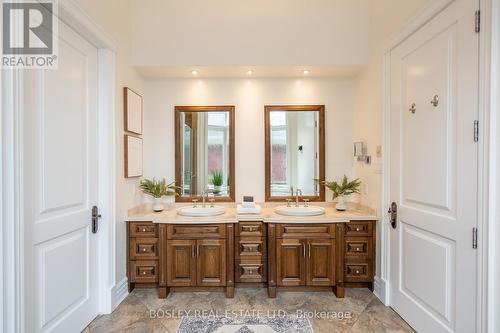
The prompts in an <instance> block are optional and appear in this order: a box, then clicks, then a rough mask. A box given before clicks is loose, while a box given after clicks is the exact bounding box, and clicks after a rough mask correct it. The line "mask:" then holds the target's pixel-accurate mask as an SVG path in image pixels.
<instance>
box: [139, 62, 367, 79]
mask: <svg viewBox="0 0 500 333" xmlns="http://www.w3.org/2000/svg"><path fill="white" fill-rule="evenodd" d="M363 67H364V66H361V65H351V66H347V65H346V66H146V67H144V66H143V67H136V69H137V70H138V72H139V73H140V74H141V75H142V76H143V77H145V78H149V79H161V78H280V77H352V76H355V75H357V74H358V73H359V72H360V71H361V70H362V68H363ZM193 70H196V71H197V72H198V74H197V75H193V74H192V71H193ZM249 70H251V71H252V73H251V74H248V71H249ZM304 70H308V71H309V73H307V74H304Z"/></svg>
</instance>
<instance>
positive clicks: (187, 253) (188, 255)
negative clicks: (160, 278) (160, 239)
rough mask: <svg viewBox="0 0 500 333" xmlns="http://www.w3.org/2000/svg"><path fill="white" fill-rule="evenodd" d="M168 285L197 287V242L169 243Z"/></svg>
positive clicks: (176, 241)
mask: <svg viewBox="0 0 500 333" xmlns="http://www.w3.org/2000/svg"><path fill="white" fill-rule="evenodd" d="M167 285H168V286H176V287H189V286H195V285H196V240H190V239H176V240H169V241H167Z"/></svg>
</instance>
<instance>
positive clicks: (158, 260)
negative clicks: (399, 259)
mask: <svg viewBox="0 0 500 333" xmlns="http://www.w3.org/2000/svg"><path fill="white" fill-rule="evenodd" d="M263 111H264V122H265V124H264V127H265V147H264V151H265V179H262V180H259V179H255V181H254V183H255V188H254V186H252V185H250V186H249V184H246V186H247V187H246V188H243V190H240V191H241V192H247V193H249V194H252V193H259V191H261V189H260V190H259V188H258V187H257V183H258V182H260V181H262V182H263V185H264V191H263V192H264V193H261V194H264V199H265V202H266V203H265V204H263V205H262V210H259V209H255V207H253V206H252V205H251V204H250V205H249V204H248V203H247V202H245V203H244V205H243V206H244V207H241V210H240V212H243V211H245V212H246V213H248V214H238V213H237V211H238V210H237V205H236V204H235V202H236V185H238V184H236V177H235V152H234V150H235V144H234V140H235V129H236V128H235V115H236V112H235V106H227V105H226V106H176V107H175V120H174V124H175V158H174V160H175V184H176V185H177V187H176V190H177V192H178V193H177V194H178V196H176V199H175V200H176V203H175V204H172V207H170V209H168V210H166V211H163V212H161V213H154V212H152V210H151V208H148V207H147V206H140V207H137V208H135V209H131V210H130V211H129V214H128V217H127V219H126V220H127V222H128V224H127V242H128V246H127V254H128V256H127V262H128V281H129V289H130V290H131V289H133V288H134V287H136V286H140V287H154V288H158V289H159V294H160V297H166V296H167V294H168V293H169V292H170V291H188V290H189V291H194V290H198V291H208V290H221V291H225V292H226V295H227V297H233V295H234V288H235V287H245V286H253V287H255V286H260V287H267V289H268V295H269V297H276V293H277V292H278V291H280V290H324V289H327V290H333V292H334V293H335V294H336V295H337V297H343V296H344V288H345V287H368V288H370V289H373V275H374V271H375V269H374V267H375V225H376V223H375V220H376V217H375V214H374V212H373V211H370V210H369V209H365V208H362V207H356V206H350V207H349V208H348V209H347V211H344V212H338V211H336V210H335V208H334V204H333V203H326V202H325V192H326V190H325V186H324V182H325V181H326V170H327V168H326V163H325V160H326V158H325V157H326V146H325V106H324V105H274V106H269V105H267V106H265V107H264V110H263ZM241 153H242V154H244V153H245V152H241ZM330 171H332V170H330ZM336 172H337V173H338V170H336ZM246 176H247V177H251V175H246ZM346 181H347V180H346ZM321 184H323V185H321ZM339 186H340V185H339ZM346 186H347V185H346ZM337 190H338V188H337ZM350 193H354V192H350ZM341 194H345V192H343V193H337V195H341ZM244 199H245V201H252V198H248V197H246V198H244ZM292 201H293V202H292ZM284 202H287V203H285V204H284Z"/></svg>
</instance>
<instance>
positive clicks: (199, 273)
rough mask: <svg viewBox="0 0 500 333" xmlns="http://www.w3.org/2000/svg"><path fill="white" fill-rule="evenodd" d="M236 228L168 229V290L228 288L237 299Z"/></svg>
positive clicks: (178, 226)
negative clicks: (234, 247) (235, 285)
mask: <svg viewBox="0 0 500 333" xmlns="http://www.w3.org/2000/svg"><path fill="white" fill-rule="evenodd" d="M233 244H234V226H233V224H207V225H187V224H169V225H167V251H166V255H167V260H166V267H165V270H166V275H167V287H168V288H173V289H174V290H178V291H183V290H186V291H188V290H206V291H209V290H214V289H213V288H221V287H225V288H226V296H227V297H233V295H234V266H233V265H232V263H233V260H234V250H233V246H234V245H233Z"/></svg>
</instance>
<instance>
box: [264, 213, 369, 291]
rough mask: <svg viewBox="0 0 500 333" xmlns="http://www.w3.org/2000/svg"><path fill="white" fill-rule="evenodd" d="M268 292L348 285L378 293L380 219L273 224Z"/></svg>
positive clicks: (335, 288) (269, 255)
mask: <svg viewBox="0 0 500 333" xmlns="http://www.w3.org/2000/svg"><path fill="white" fill-rule="evenodd" d="M267 232H268V246H267V248H268V295H269V297H276V292H277V290H278V289H280V288H281V289H294V288H295V289H305V290H309V289H311V290H312V289H317V288H319V287H323V288H324V287H331V288H332V289H333V291H334V293H335V294H336V295H337V297H344V288H345V287H353V288H356V287H368V288H370V289H371V290H372V291H373V279H374V274H375V221H351V222H348V223H325V224H311V223H303V224H286V223H277V224H273V223H270V224H268V230H267Z"/></svg>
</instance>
